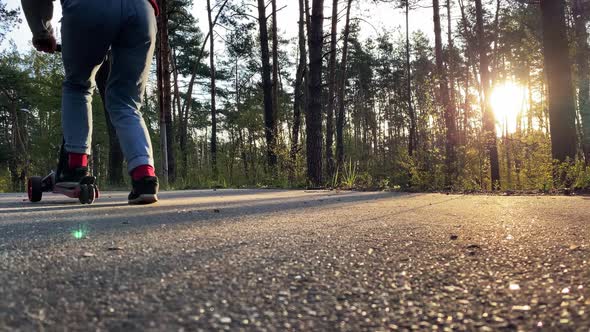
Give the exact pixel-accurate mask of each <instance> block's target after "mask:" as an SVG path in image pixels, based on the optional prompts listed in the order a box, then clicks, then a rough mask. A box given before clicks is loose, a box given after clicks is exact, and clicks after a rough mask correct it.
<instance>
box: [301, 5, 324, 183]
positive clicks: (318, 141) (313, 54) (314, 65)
mask: <svg viewBox="0 0 590 332" xmlns="http://www.w3.org/2000/svg"><path fill="white" fill-rule="evenodd" d="M323 24H324V0H313V3H312V12H311V24H310V25H311V26H310V28H311V29H310V34H309V40H310V48H309V82H307V88H308V91H309V100H308V103H309V107H308V108H307V112H306V114H305V122H306V133H307V179H308V181H309V183H310V184H311V185H312V186H314V187H318V186H321V185H322V55H323V54H322V50H323V43H324V25H323Z"/></svg>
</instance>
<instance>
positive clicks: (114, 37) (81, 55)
mask: <svg viewBox="0 0 590 332" xmlns="http://www.w3.org/2000/svg"><path fill="white" fill-rule="evenodd" d="M62 11H63V18H62V24H61V34H62V57H63V63H64V67H65V81H64V83H63V96H62V127H63V133H64V139H65V149H66V151H67V152H73V153H85V154H90V152H91V151H90V150H91V140H92V104H91V103H92V94H93V92H94V89H95V76H96V72H97V71H98V68H99V67H100V64H101V63H102V61H103V60H104V59H105V56H106V54H107V52H108V50H109V48H110V49H111V51H112V67H111V72H110V75H109V80H108V83H107V88H106V98H105V99H106V100H105V101H104V102H105V106H106V108H107V111H108V112H109V115H110V118H111V121H112V123H113V126H114V127H115V129H116V131H117V136H118V137H119V142H120V144H121V148H122V150H123V154H124V155H125V159H126V160H127V169H128V171H129V172H131V171H132V170H133V169H134V168H135V167H137V166H140V165H151V166H153V165H154V160H153V152H152V145H151V141H150V138H149V134H148V131H147V128H146V126H145V122H144V121H143V118H142V115H141V113H140V108H141V104H142V100H143V93H144V91H145V88H146V82H147V78H148V74H149V69H150V67H151V62H152V58H153V54H154V46H155V40H156V31H157V25H156V18H155V16H154V10H153V8H152V7H151V5H150V4H149V2H148V1H147V0H143V1H142V0H62Z"/></svg>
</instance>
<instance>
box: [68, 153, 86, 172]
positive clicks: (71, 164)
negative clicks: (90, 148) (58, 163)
mask: <svg viewBox="0 0 590 332" xmlns="http://www.w3.org/2000/svg"><path fill="white" fill-rule="evenodd" d="M78 167H88V155H87V154H84V153H71V152H70V153H68V168H69V169H75V168H78Z"/></svg>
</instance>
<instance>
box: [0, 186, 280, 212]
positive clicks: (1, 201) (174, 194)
mask: <svg viewBox="0 0 590 332" xmlns="http://www.w3.org/2000/svg"><path fill="white" fill-rule="evenodd" d="M288 191H289V190H279V189H256V190H255V189H222V190H186V191H163V192H162V193H161V194H162V196H163V197H165V199H176V198H213V197H231V196H241V197H244V196H252V195H260V194H265V193H273V192H276V193H282V192H288ZM127 194H128V193H127V192H116V193H112V192H107V193H105V194H104V195H103V197H102V198H100V199H99V200H98V201H97V202H98V204H97V205H100V200H102V199H104V198H105V197H104V196H106V197H107V198H108V199H110V198H111V197H116V198H118V199H120V200H121V205H127ZM15 195H19V196H15ZM46 195H49V198H55V197H60V198H62V197H63V199H60V200H55V199H53V200H49V201H48V200H42V201H41V202H38V203H31V202H29V200H28V199H27V196H26V193H24V194H23V193H15V194H0V214H2V213H12V212H14V211H11V210H5V209H10V208H23V209H26V208H30V209H31V210H36V209H37V208H36V207H38V206H56V207H63V206H64V205H67V206H70V205H72V206H74V207H78V208H79V207H80V203H79V202H78V200H77V199H70V198H66V197H65V196H62V195H58V194H52V193H49V194H46ZM187 195H190V197H187ZM45 199H47V196H45ZM103 206H104V205H103ZM19 211H21V210H19ZM36 211H39V210H36Z"/></svg>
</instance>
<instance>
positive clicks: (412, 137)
mask: <svg viewBox="0 0 590 332" xmlns="http://www.w3.org/2000/svg"><path fill="white" fill-rule="evenodd" d="M405 5H406V70H407V75H408V77H407V82H406V93H407V95H408V96H407V98H408V100H407V103H408V115H409V117H410V134H409V137H408V155H409V156H410V157H413V156H414V152H415V150H416V136H417V135H416V134H417V133H416V131H417V125H416V113H415V112H414V108H413V107H412V68H411V67H410V4H409V0H405Z"/></svg>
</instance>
